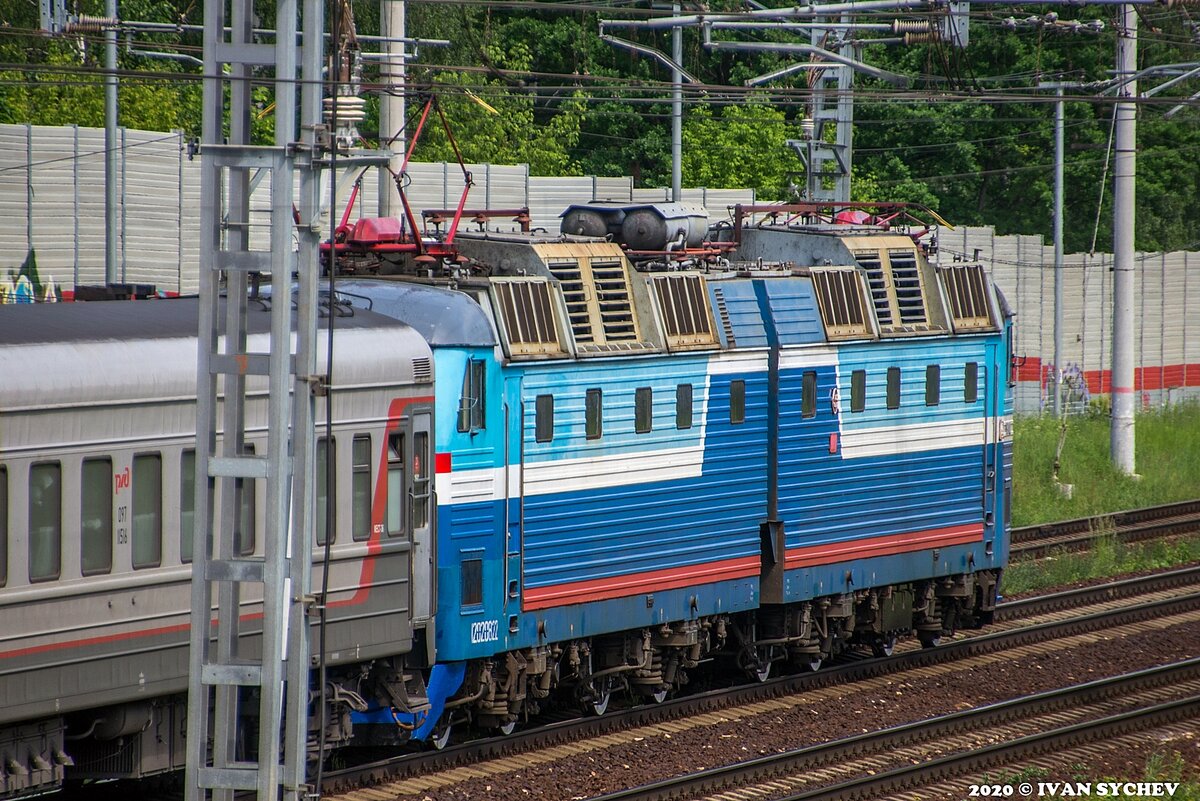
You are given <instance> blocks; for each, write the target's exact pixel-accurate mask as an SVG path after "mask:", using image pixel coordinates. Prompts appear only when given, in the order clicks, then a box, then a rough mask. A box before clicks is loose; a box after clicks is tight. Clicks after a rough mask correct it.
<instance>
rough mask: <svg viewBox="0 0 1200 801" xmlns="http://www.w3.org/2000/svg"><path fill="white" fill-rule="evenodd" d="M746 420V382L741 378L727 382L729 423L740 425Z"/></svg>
mask: <svg viewBox="0 0 1200 801" xmlns="http://www.w3.org/2000/svg"><path fill="white" fill-rule="evenodd" d="M744 422H746V382H745V381H744V380H742V379H740V378H739V379H738V380H737V381H730V382H729V423H730V425H735V426H737V425H741V424H742V423H744Z"/></svg>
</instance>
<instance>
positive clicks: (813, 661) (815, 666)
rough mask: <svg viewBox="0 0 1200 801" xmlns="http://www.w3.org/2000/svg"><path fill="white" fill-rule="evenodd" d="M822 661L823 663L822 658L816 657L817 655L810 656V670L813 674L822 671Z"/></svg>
mask: <svg viewBox="0 0 1200 801" xmlns="http://www.w3.org/2000/svg"><path fill="white" fill-rule="evenodd" d="M821 661H822V660H821V657H819V656H815V655H814V656H810V657H809V658H808V669H809V670H811V671H812V672H814V673H816V672H817V671H818V670H820V669H821Z"/></svg>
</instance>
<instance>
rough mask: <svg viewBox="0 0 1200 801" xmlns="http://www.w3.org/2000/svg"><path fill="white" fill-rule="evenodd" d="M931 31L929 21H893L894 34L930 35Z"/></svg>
mask: <svg viewBox="0 0 1200 801" xmlns="http://www.w3.org/2000/svg"><path fill="white" fill-rule="evenodd" d="M930 30H931V28H930V26H929V20H927V19H894V20H892V33H929V31H930Z"/></svg>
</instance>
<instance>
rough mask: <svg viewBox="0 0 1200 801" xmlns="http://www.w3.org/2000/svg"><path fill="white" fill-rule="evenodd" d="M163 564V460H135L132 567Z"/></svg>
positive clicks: (145, 456)
mask: <svg viewBox="0 0 1200 801" xmlns="http://www.w3.org/2000/svg"><path fill="white" fill-rule="evenodd" d="M161 564H162V456H161V455H159V454H157V453H143V454H140V455H138V456H135V457H133V566H134V567H139V568H140V567H158V566H159V565H161Z"/></svg>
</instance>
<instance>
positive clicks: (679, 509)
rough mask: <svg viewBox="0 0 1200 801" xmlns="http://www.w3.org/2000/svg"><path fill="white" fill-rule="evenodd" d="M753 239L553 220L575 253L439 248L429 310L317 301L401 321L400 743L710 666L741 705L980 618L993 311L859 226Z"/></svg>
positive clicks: (1001, 379) (993, 438)
mask: <svg viewBox="0 0 1200 801" xmlns="http://www.w3.org/2000/svg"><path fill="white" fill-rule="evenodd" d="M771 211H772V216H771V217H770V218H768V219H767V220H766V221H764V222H762V223H760V224H757V225H750V224H749V223H748V222H746V221H745V220H743V219H742V215H741V213H739V216H738V221H737V224H736V225H735V226H732V227H728V226H726V227H723V228H718V229H716V230H714V231H712V232H708V231H707V226H706V225H703V224H701V223H699V222H698V220H699V218H701V217H702V213H701V212H700V211H699V210H696V209H691V208H687V207H682V206H678V205H671V206H662V205H658V206H655V205H642V206H633V207H630V206H618V205H613V204H592V205H588V206H582V207H573V208H571V209H568V211H567V212H566V213H565V214H564V220H563V230H564V231H567V232H579V233H566V234H564V235H561V236H550V235H545V234H539V233H525V232H513V233H496V232H487V231H478V232H459V233H458V236H457V240H456V243H455V244H456V248H457V250H458V254H459V255H458V258H457V259H456V260H455V261H453V262H452V263H450V264H449V267H448V270H447V272H446V273H444V274H443V275H442V276H441V278H442V280H441V281H438V280H436V278H435V280H433V281H430V280H429V279H430V274H429V273H428V271H427V266H426V265H412V268H411V271H410V274H409V275H408V276H407V277H406V276H405V275H403V274H401V275H398V276H395V277H393V278H391V279H389V280H384V279H360V278H355V279H341V280H340V281H339V284H338V285H339V286H340V287H341V288H342V290H343V291H344V292H345V293H346V294H345V297H347V298H353V297H355V296H357V297H358V298H359V300H358V301H357V302H364V303H367V302H369V303H370V305H371V306H372V308H374V309H375V310H376V311H380V312H382V313H384V314H389V315H395V316H397V317H398V318H400V319H404V320H407V321H410V322H412V321H413V320H414V319H416V318H417V317H421V316H424V317H426V318H429V319H427V320H426V321H425V323H424V324H422V323H420V322H414V323H413V324H414V325H415V327H417V328H418V330H421V331H422V332H424V333H425V335H426V338H427V339H428V340H429V341H430V343H431V347H432V349H433V354H434V361H435V372H436V373H437V376H438V381H437V387H436V391H435V405H436V414H435V418H436V450H437V455H436V467H435V469H436V497H437V532H438V535H437V536H438V543H437V573H438V581H437V595H438V601H437V605H438V609H439V614H438V621H437V625H436V648H435V656H436V664H435V665H434V667H433V669H432V675H431V679H430V681H429V701H430V704H431V709H430V711H429V713H428V714H427V715H425V716H424V717H418V718H414V719H411V720H406V723H409V724H411V725H413V726H415V732H414V734H415V736H416V737H417V738H418V739H432V740H433V741H434V742H435V743H436V744H442V743H444V742H445V740H446V738H447V737H448V736H449V733H450V730H451V729H452V728H453V727H454V726H456V725H458V724H461V723H470V724H472V725H474V726H476V727H482V728H484V729H487V728H491V729H495V730H498V731H500V732H508V731H511V730H512V728H513V727H514V726H515V725H518V724H519V723H520V722H521V721H523V720H525V719H527V718H528V717H529V716H530V715H532V714H534V713H536V712H537V711H538V710H539V709H541V708H542V707H543V706H545V705H546V704H547V703H549V702H551V701H552V700H557V701H559V702H562V701H565V702H567V703H573V704H580V705H582V706H583V707H584V708H585V709H589V710H591V711H593V712H596V713H602V712H603V711H604V710H605V709H606V708H607V706H608V703H609V700H610V698H611V697H612V695H613V693H615V692H624V693H631V694H633V695H635V696H640V697H642V698H645V699H649V700H652V701H654V700H662V699H663V698H665V697H666V695H667V694H668V693H670V692H672V691H673V690H675V689H677V688H680V687H682V686H683V685H685V684H686V683H687V682H688V680H689V675H690V674H691V673H692V672H693V671H694V670H695V669H696V668H697V666H698V665H700V664H701V663H703V662H707V661H711V660H723V661H724V662H725V663H727V664H728V665H730V666H732V667H733V669H736V670H740V671H743V672H745V673H747V674H748V675H750V676H752V677H754V678H757V679H760V680H763V679H766V678H767V677H768V676H769V675H770V673H771V672H772V671H773V670H775V669H776V668H777V667H778V666H780V665H783V664H790V665H799V666H802V667H804V668H813V669H815V668H817V667H819V666H820V665H821V663H822V661H823V660H825V659H828V658H829V657H831V656H833V655H836V654H837V653H838V652H840V651H841V650H842V649H844V648H848V647H855V646H861V647H865V648H869V649H871V650H873V651H875V652H876V653H881V654H882V653H890V651H891V649H892V647H893V646H894V644H895V642H896V638H897V637H899V636H902V635H907V634H913V633H915V634H916V635H917V636H918V637H919V638H920V639H921V641H922V642H923V643H924V644H926V645H933V644H935V643H936V642H937V640H938V638H939V637H941V636H942V634H943V632H946V631H952V630H953V629H954V628H955V627H956V626H961V625H969V624H971V623H975V622H978V621H980V620H984V619H986V618H987V617H988V616H989V615H990V614H991V612H992V609H993V608H994V605H995V602H996V597H997V586H998V582H999V578H1000V574H1001V571H1002V569H1003V567H1004V565H1005V563H1006V561H1007V555H1008V526H1009V523H1008V508H1009V499H1010V497H1011V430H1012V429H1011V419H1012V418H1011V408H1012V407H1011V387H1012V384H1011V381H1010V370H1009V365H1010V362H1011V337H1012V327H1011V313H1010V311H1009V310H1008V308H1007V306H1006V304H1005V302H1004V300H1003V298H1002V296H1001V295H1000V293H999V292H998V290H997V289H996V288H995V287H994V286H993V285H992V283H991V282H990V280H989V278H988V276H987V274H986V273H985V271H984V270H983V268H982V266H981V265H978V264H949V265H941V266H937V265H935V264H933V263H932V262H931V261H930V260H929V258H928V255H929V252H930V250H931V240H930V237H929V232H928V231H927V230H926V231H917V230H916V229H915V228H907V227H901V226H900V225H899V224H898V223H897V222H896V220H895V218H894V217H892V218H889V217H885V216H884V214H883V213H882V212H881V213H880V214H877V215H868V214H867V213H866V212H864V211H861V210H849V211H848V212H847V211H845V210H844V211H842V212H840V213H838V214H837V215H836V216H833V215H829V214H825V213H823V212H822V211H820V210H818V209H816V208H815V207H805V208H803V209H799V210H789V209H787V208H786V207H785V208H773V209H771ZM793 212H795V213H793ZM781 214H782V215H785V218H784V219H782V221H781V219H780V215H781ZM788 215H790V216H788ZM390 269H392V270H393V271H397V272H400V273H404V272H405V271H406V268H405V267H404V266H403V265H401V266H399V267H397V266H396V265H395V264H393V265H392V266H391V267H390ZM416 276H419V277H416ZM351 302H354V301H353V300H352V301H351ZM421 310H424V311H421ZM429 310H436V311H434V312H432V313H431V312H430V311H429ZM449 326H452V327H453V332H452V335H450V334H451V332H450V331H449V330H448V327H449ZM392 717H393V715H392V712H391V710H388V709H386V708H380V709H374V710H371V711H369V712H365V713H356V715H355V716H354V719H355V721H356V723H360V724H361V723H376V724H380V725H382V726H386V725H387V724H388V723H389V722H390V720H391V718H392ZM401 736H406V735H405V734H401Z"/></svg>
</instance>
